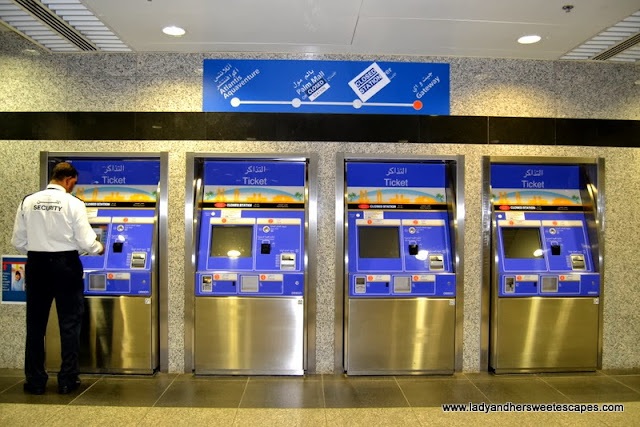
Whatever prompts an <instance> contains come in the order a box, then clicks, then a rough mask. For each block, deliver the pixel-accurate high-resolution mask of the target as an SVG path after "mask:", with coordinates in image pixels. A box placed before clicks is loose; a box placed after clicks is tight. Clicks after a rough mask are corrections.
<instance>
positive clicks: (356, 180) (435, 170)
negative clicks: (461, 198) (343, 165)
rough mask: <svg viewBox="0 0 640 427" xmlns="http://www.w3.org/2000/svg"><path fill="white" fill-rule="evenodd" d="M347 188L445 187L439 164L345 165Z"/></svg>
mask: <svg viewBox="0 0 640 427" xmlns="http://www.w3.org/2000/svg"><path fill="white" fill-rule="evenodd" d="M347 186H348V187H434V188H439V187H446V182H445V173H444V165H443V164H440V163H434V164H430V163H366V162H350V163H347Z"/></svg>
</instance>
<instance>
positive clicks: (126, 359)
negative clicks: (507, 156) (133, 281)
mask: <svg viewBox="0 0 640 427" xmlns="http://www.w3.org/2000/svg"><path fill="white" fill-rule="evenodd" d="M84 300H85V314H84V319H83V323H82V332H81V335H80V358H79V369H80V372H81V373H118V374H153V373H154V371H155V369H156V368H157V367H158V357H159V356H158V351H157V350H154V349H157V347H158V345H157V343H158V337H157V335H158V331H157V327H155V328H154V327H153V325H154V320H153V319H152V312H153V310H152V307H153V302H154V301H153V299H152V298H149V297H130V296H114V297H109V296H104V297H102V296H90V297H87V296H85V298H84ZM156 324H157V320H156ZM45 348H46V365H47V370H50V371H52V372H56V371H58V370H59V369H60V363H61V358H60V329H59V327H58V314H57V311H56V308H55V302H54V304H53V305H52V307H51V312H50V313H49V323H48V326H47V334H46V340H45Z"/></svg>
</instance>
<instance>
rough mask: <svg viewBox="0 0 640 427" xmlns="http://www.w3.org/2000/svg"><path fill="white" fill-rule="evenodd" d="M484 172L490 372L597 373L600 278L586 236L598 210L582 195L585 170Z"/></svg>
mask: <svg viewBox="0 0 640 427" xmlns="http://www.w3.org/2000/svg"><path fill="white" fill-rule="evenodd" d="M488 166H489V168H490V186H488V187H487V188H486V191H488V192H489V194H490V195H491V199H492V203H491V206H492V210H491V213H490V215H491V230H490V231H491V240H492V242H491V245H490V248H491V249H488V250H487V252H486V255H488V257H487V259H490V260H491V263H490V265H491V274H490V275H489V276H488V277H491V303H490V319H491V321H490V323H491V325H490V328H489V329H490V331H489V347H490V351H489V367H490V369H491V370H493V371H494V372H496V373H498V374H500V373H514V372H556V371H579V370H584V371H591V370H595V369H596V368H597V358H598V345H599V344H598V339H599V338H598V336H599V333H598V323H599V315H598V311H599V308H598V304H599V299H598V296H599V294H600V275H599V273H598V271H597V267H596V266H595V265H594V261H593V258H592V254H595V253H596V252H597V250H596V248H597V245H595V247H594V246H592V243H595V242H590V236H593V237H595V238H597V237H598V233H597V232H596V231H595V230H590V227H595V223H596V222H595V221H594V220H593V219H594V218H595V213H594V212H590V210H591V209H593V208H594V207H595V206H596V205H598V204H597V203H595V202H594V201H593V200H592V199H590V198H591V197H592V195H591V194H592V193H591V192H590V191H587V187H588V186H591V185H592V184H588V185H587V180H588V179H589V178H588V173H587V172H586V169H587V168H588V167H587V166H585V165H562V164H551V165H547V164H507V163H495V164H489V165H488ZM591 173H597V172H596V169H595V168H594V169H592V172H591ZM585 198H587V199H585ZM590 218H591V219H590ZM590 231H591V232H590ZM487 237H488V236H487Z"/></svg>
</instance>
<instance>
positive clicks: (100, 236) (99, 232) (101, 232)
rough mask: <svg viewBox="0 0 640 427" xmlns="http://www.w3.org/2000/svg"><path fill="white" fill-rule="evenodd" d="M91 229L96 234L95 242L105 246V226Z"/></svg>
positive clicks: (96, 226) (93, 226) (94, 226)
mask: <svg viewBox="0 0 640 427" xmlns="http://www.w3.org/2000/svg"><path fill="white" fill-rule="evenodd" d="M91 228H93V231H94V232H95V233H96V240H97V241H98V242H100V243H102V246H105V245H106V244H107V225H104V224H101V225H92V226H91Z"/></svg>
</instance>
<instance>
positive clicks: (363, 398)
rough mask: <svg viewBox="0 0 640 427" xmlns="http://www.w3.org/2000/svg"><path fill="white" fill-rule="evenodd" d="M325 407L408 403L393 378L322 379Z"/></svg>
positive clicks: (403, 404)
mask: <svg viewBox="0 0 640 427" xmlns="http://www.w3.org/2000/svg"><path fill="white" fill-rule="evenodd" d="M324 398H325V405H326V407H327V408H400V407H407V406H409V403H408V402H407V399H405V398H404V396H403V394H402V391H401V390H400V387H398V384H397V382H396V381H395V379H394V378H385V379H380V378H344V379H333V380H330V379H327V378H325V379H324Z"/></svg>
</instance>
